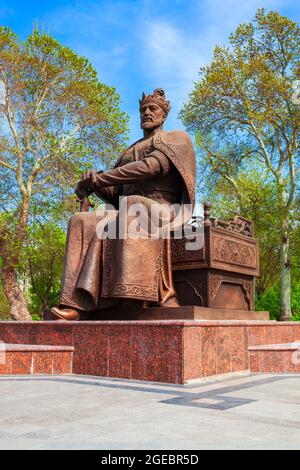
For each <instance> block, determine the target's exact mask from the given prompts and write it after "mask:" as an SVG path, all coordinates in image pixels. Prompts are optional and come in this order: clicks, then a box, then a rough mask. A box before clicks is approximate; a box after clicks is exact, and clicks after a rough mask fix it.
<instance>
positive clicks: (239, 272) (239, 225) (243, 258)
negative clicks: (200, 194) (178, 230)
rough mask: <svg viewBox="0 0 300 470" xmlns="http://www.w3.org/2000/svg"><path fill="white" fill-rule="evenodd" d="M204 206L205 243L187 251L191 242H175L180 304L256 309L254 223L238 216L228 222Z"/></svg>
mask: <svg viewBox="0 0 300 470" xmlns="http://www.w3.org/2000/svg"><path fill="white" fill-rule="evenodd" d="M210 209H211V206H210V204H209V203H205V204H204V221H201V222H199V221H198V220H197V218H194V219H193V220H192V221H191V223H190V230H189V232H190V234H191V235H190V238H191V239H193V233H195V226H196V225H197V224H199V223H202V229H203V231H202V233H203V236H202V240H201V239H200V240H198V242H200V243H199V247H198V248H197V249H196V250H189V249H187V248H188V247H187V240H186V239H178V240H176V239H175V240H172V263H173V279H174V283H175V286H176V291H177V295H178V299H179V303H180V305H197V306H200V307H213V308H223V309H235V310H249V311H251V310H253V308H254V280H255V277H256V276H259V255H258V243H257V241H256V240H255V239H254V238H253V223H252V222H251V221H250V220H247V219H244V218H243V217H239V216H236V217H235V218H233V219H230V220H228V221H223V220H220V219H213V218H211V217H210Z"/></svg>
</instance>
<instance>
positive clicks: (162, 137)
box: [154, 130, 193, 150]
mask: <svg viewBox="0 0 300 470" xmlns="http://www.w3.org/2000/svg"><path fill="white" fill-rule="evenodd" d="M160 144H161V145H163V146H167V147H171V148H179V147H181V148H182V146H183V147H185V148H189V149H190V150H193V143H192V140H191V138H190V136H189V135H188V134H187V133H186V132H185V131H181V130H174V131H162V132H159V133H157V134H155V136H154V146H156V147H157V146H159V145H160Z"/></svg>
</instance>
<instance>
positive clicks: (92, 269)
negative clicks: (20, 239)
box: [51, 88, 196, 320]
mask: <svg viewBox="0 0 300 470" xmlns="http://www.w3.org/2000/svg"><path fill="white" fill-rule="evenodd" d="M169 111H170V103H169V101H167V100H166V98H165V93H164V91H163V90H162V89H160V88H158V89H156V90H154V92H153V94H152V95H149V96H146V95H145V94H143V96H142V99H141V100H140V117H141V128H142V129H143V138H142V139H140V140H138V141H137V142H135V143H134V144H133V145H131V146H130V147H129V148H127V149H126V150H125V152H124V153H123V154H122V155H121V156H120V158H119V159H118V161H117V162H116V164H115V166H114V168H113V169H112V170H108V171H105V172H97V171H88V172H86V173H84V174H83V175H82V177H81V180H80V182H79V183H78V185H77V188H76V194H77V196H78V197H79V198H80V199H81V201H83V200H84V198H86V197H87V196H88V195H89V194H91V193H95V194H96V195H97V196H98V197H99V198H101V199H102V200H103V201H104V202H106V203H108V204H110V208H111V209H110V210H103V211H92V212H81V213H78V214H76V215H74V216H73V217H72V218H71V220H70V223H69V228H68V236H67V247H66V255H65V263H64V272H63V277H62V287H61V296H60V305H59V307H54V308H53V309H52V310H51V311H52V313H53V314H54V315H55V316H57V317H59V318H60V319H64V320H78V319H79V318H80V312H96V311H97V310H101V309H104V308H108V307H109V306H112V305H113V304H114V303H116V302H120V301H124V300H126V299H134V300H135V301H136V302H147V303H148V305H157V306H169V307H176V306H178V302H177V297H176V292H175V289H174V286H173V280H172V265H171V247H170V238H169V237H161V236H160V237H158V238H151V237H149V238H146V237H145V238H143V237H140V238H136V237H131V236H130V235H129V236H125V237H120V236H119V233H120V232H119V228H118V233H117V236H116V237H109V238H107V236H104V234H105V227H107V223H106V222H107V221H108V220H110V221H112V220H114V221H117V222H119V219H120V213H121V209H122V207H125V208H126V214H127V215H128V217H127V218H126V222H125V229H124V230H125V234H127V235H128V232H129V230H128V227H129V225H130V223H131V222H133V219H134V217H133V216H131V215H130V209H131V208H133V207H134V205H136V204H137V203H138V204H142V205H143V207H144V208H145V210H146V212H147V214H148V218H149V221H150V214H151V216H153V214H155V215H156V216H157V217H156V221H157V224H158V225H159V224H160V223H161V220H162V218H163V217H162V216H161V211H160V207H161V205H162V204H163V205H164V206H165V207H168V208H170V213H169V217H170V221H171V222H172V221H174V219H176V217H175V215H174V210H173V209H171V208H172V207H174V205H175V206H176V205H177V207H178V206H179V207H183V206H184V205H189V207H190V208H191V210H192V208H193V205H194V195H195V175H196V168H195V154H194V149H193V145H192V142H191V139H190V138H189V136H188V135H187V134H186V133H185V132H183V131H170V132H166V131H163V123H164V121H165V120H166V118H167V115H168V113H169ZM120 201H121V202H120ZM190 215H191V213H189V216H190ZM103 221H104V223H102V222H103ZM150 222H151V221H150ZM180 223H183V221H181V222H180ZM175 225H176V224H175ZM99 227H100V228H99ZM117 227H118V224H117ZM123 228H124V227H123Z"/></svg>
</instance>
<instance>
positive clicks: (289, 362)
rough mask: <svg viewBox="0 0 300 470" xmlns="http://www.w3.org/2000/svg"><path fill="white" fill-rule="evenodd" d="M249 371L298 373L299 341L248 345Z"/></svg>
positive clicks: (299, 363) (299, 367)
mask: <svg viewBox="0 0 300 470" xmlns="http://www.w3.org/2000/svg"><path fill="white" fill-rule="evenodd" d="M248 351H249V360H250V363H249V368H250V372H260V373H269V372H271V373H298V374H299V373H300V341H295V342H292V343H277V344H263V345H257V346H250V347H249V348H248Z"/></svg>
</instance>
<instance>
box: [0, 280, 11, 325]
mask: <svg viewBox="0 0 300 470" xmlns="http://www.w3.org/2000/svg"><path fill="white" fill-rule="evenodd" d="M8 319H9V306H8V302H7V299H6V297H5V294H4V291H3V288H2V285H1V282H0V321H1V320H8Z"/></svg>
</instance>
